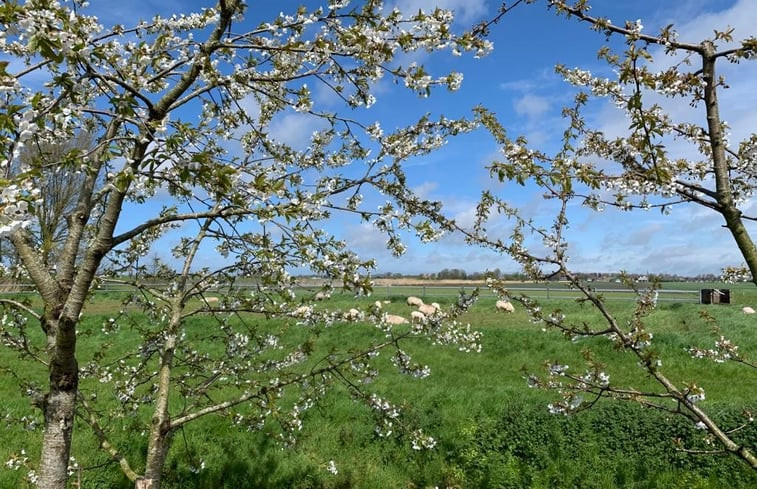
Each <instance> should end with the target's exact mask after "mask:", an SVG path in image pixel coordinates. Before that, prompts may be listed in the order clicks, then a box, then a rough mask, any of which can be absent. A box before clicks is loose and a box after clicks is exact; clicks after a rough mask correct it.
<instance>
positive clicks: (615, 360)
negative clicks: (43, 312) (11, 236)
mask: <svg viewBox="0 0 757 489" xmlns="http://www.w3.org/2000/svg"><path fill="white" fill-rule="evenodd" d="M683 285H688V284H674V286H675V287H676V288H680V287H681V286H683ZM691 286H692V288H694V289H697V288H700V287H702V288H706V287H707V285H704V284H691ZM721 286H722V285H721ZM716 287H717V286H715V287H713V288H716ZM753 288H754V286H751V287H749V286H746V287H741V286H732V287H731V289H732V295H731V298H732V302H733V304H731V305H699V304H696V303H693V302H672V301H661V303H660V306H659V308H658V311H656V312H655V313H654V314H653V315H652V316H650V317H649V318H648V325H649V328H650V329H651V330H652V331H654V333H655V341H656V344H657V348H658V349H659V350H660V352H661V354H662V358H663V362H664V364H663V368H664V369H665V372H666V373H667V374H668V375H669V376H670V377H671V378H672V379H674V380H675V381H676V382H677V383H679V384H681V383H683V382H694V381H695V382H697V384H699V385H701V386H703V387H704V388H705V390H706V392H707V399H706V400H705V401H704V402H703V406H704V407H705V408H707V409H708V411H709V412H710V413H712V415H713V416H714V417H715V418H716V419H717V420H719V421H721V422H723V423H724V424H728V425H731V424H734V423H736V422H737V421H738V419H739V416H740V414H741V410H742V409H744V408H747V409H750V410H752V412H755V411H756V410H757V376H756V375H754V372H753V371H749V370H748V369H746V368H743V367H740V366H739V365H735V364H728V363H726V364H713V363H711V362H708V361H705V360H694V359H691V358H690V357H689V356H688V354H687V353H686V352H685V350H684V349H685V347H686V346H688V345H691V344H697V345H700V346H707V347H709V346H711V345H712V343H713V337H712V336H711V334H710V326H709V325H707V324H706V323H704V322H703V321H702V320H701V318H700V316H699V313H700V311H701V310H703V309H706V310H707V311H708V312H709V313H711V314H712V315H713V316H714V317H715V318H716V319H717V321H718V324H719V326H720V327H721V329H722V332H723V334H725V335H726V336H728V337H730V338H732V339H733V340H734V341H735V342H737V343H738V344H739V345H741V349H742V350H743V352H744V353H745V354H749V352H753V351H754V349H755V345H756V344H757V335H755V319H754V318H753V317H751V316H745V315H744V314H743V313H742V312H741V305H742V304H751V305H755V302H757V292H753V291H752V289H753ZM426 292H427V295H426V299H425V300H426V302H431V301H433V300H436V301H438V302H440V303H441V304H442V306H444V305H445V304H450V303H451V302H452V301H453V300H454V296H452V295H451V294H450V295H447V294H446V293H445V294H444V295H438V296H431V295H429V294H428V292H429V290H427V291H426ZM422 293H423V290H422V289H419V288H417V287H416V288H402V289H400V288H396V289H394V288H393V289H392V290H391V291H390V292H386V293H382V291H377V293H376V297H372V298H370V299H364V300H361V301H357V300H356V299H354V298H352V297H351V296H347V295H340V294H335V295H334V297H333V298H332V300H331V301H329V302H328V303H327V304H326V305H327V306H328V307H340V308H348V307H354V306H355V305H356V304H357V305H362V306H367V304H369V303H370V302H372V301H373V300H375V299H376V298H379V299H387V300H391V301H392V303H391V304H388V305H387V306H386V308H387V309H388V310H390V311H391V312H395V313H398V314H404V315H407V314H408V311H409V307H408V306H406V305H405V304H404V303H403V299H404V297H405V296H406V295H407V294H417V295H421V294H422ZM661 296H662V295H661ZM493 304H494V298H493V297H486V296H485V297H482V298H481V299H480V300H479V302H478V303H477V304H476V305H475V306H474V307H473V309H472V310H471V311H469V312H468V313H467V314H466V316H465V317H464V318H463V319H464V321H466V322H469V323H471V324H472V326H474V327H475V328H477V329H478V330H480V331H481V332H482V333H483V351H482V352H481V353H461V352H458V351H456V350H454V349H452V348H444V347H439V346H430V345H428V344H426V343H424V342H421V341H418V342H417V343H415V344H413V346H412V351H411V353H412V354H413V356H414V359H415V360H417V361H419V362H421V363H424V364H428V365H429V366H430V367H431V370H432V374H431V376H430V377H428V378H426V379H415V378H409V377H406V376H402V375H400V374H397V373H396V372H395V371H394V370H393V368H392V367H391V366H390V365H388V362H386V365H385V368H384V367H382V372H381V375H380V376H379V378H378V380H377V381H376V383H375V384H374V385H372V386H371V389H373V390H374V391H376V392H378V393H380V394H381V395H384V396H386V397H387V398H389V399H391V400H392V401H393V402H395V403H396V404H406V405H407V406H408V408H407V409H406V412H405V417H406V419H407V420H408V422H410V423H411V424H412V425H413V426H417V427H420V428H422V429H423V430H424V432H426V433H429V434H431V435H432V436H434V438H435V439H436V440H437V442H438V444H437V446H436V448H435V449H433V450H431V451H416V450H413V449H412V447H411V446H410V443H409V442H408V439H407V437H406V436H403V435H401V434H400V436H397V437H391V438H388V439H379V438H378V437H377V436H376V435H375V433H374V429H373V428H374V424H373V423H374V422H373V418H372V416H371V413H370V412H369V411H368V409H366V408H364V407H363V406H361V405H359V404H357V403H355V402H354V401H352V400H351V399H350V397H349V395H348V394H347V393H346V392H345V391H344V389H340V388H338V389H336V390H335V391H333V392H331V393H330V394H329V395H327V397H326V398H325V399H324V400H323V401H322V402H321V403H320V404H319V405H317V406H316V407H314V408H312V409H311V410H309V411H307V413H306V415H305V416H304V418H303V421H304V426H303V429H302V431H301V432H300V433H299V438H298V442H297V444H296V446H294V447H289V448H287V449H283V448H282V447H281V446H280V445H278V444H276V443H274V442H272V440H271V437H270V436H266V432H267V431H268V429H267V428H264V429H263V430H262V431H261V432H254V431H252V432H251V431H248V430H246V429H245V428H244V427H241V426H235V425H232V424H231V423H230V422H229V419H228V418H227V417H224V416H209V417H206V418H203V419H201V420H200V421H198V422H196V423H194V424H189V425H188V426H187V427H186V428H185V429H183V430H181V431H180V432H179V433H177V436H176V438H175V440H174V445H173V448H172V450H171V452H170V454H169V462H168V465H167V473H166V476H165V482H164V488H170V489H174V488H176V489H178V488H193V487H198V488H220V487H225V488H425V487H437V486H438V487H460V488H479V487H481V488H489V487H491V488H526V487H530V488H563V487H564V488H615V487H620V488H671V487H672V488H684V487H685V488H723V489H725V488H751V487H757V475H755V474H754V471H752V470H751V469H748V468H746V467H745V466H744V465H743V463H742V462H740V461H737V460H735V459H733V458H732V457H725V456H720V455H709V456H703V455H692V454H688V453H684V452H681V451H677V450H676V449H675V445H674V444H673V441H674V439H680V440H681V441H683V442H684V444H685V445H687V446H700V445H699V444H700V442H701V438H702V432H699V431H697V430H696V429H695V428H694V427H693V426H691V423H690V422H688V421H687V420H685V419H683V418H680V417H674V416H671V415H669V414H666V413H662V412H657V411H651V410H644V409H641V408H639V407H638V406H636V405H634V404H625V403H617V402H600V403H598V405H596V406H595V407H593V408H592V409H591V410H588V411H585V412H582V413H579V414H577V415H574V416H570V417H565V416H555V415H550V414H549V413H548V412H547V408H546V405H547V404H548V403H549V402H550V400H551V399H553V398H554V394H553V393H550V392H544V391H537V390H533V389H529V388H528V387H527V386H526V383H525V380H524V372H525V371H530V372H538V371H539V370H540V368H541V366H542V364H543V362H544V361H546V360H559V361H560V362H561V363H567V364H569V365H571V366H575V367H579V366H580V364H581V356H580V352H581V350H582V349H583V348H586V347H591V348H592V349H593V350H594V351H595V352H596V354H597V356H598V357H599V358H600V359H602V360H603V361H604V362H605V363H607V365H608V368H607V370H608V372H609V373H610V376H611V380H612V381H613V382H614V383H615V382H618V383H619V384H620V385H629V386H634V387H643V386H645V385H648V382H649V379H647V378H646V377H645V376H644V375H640V374H639V370H638V368H637V366H636V364H635V361H634V360H633V359H631V358H627V357H626V356H625V355H623V354H619V353H618V352H616V351H614V350H613V349H612V347H610V346H609V345H607V344H605V343H604V342H603V341H601V340H598V339H591V340H581V341H578V342H571V341H567V340H565V339H563V338H562V337H561V336H560V335H559V334H557V333H555V332H542V331H541V329H540V327H539V326H537V325H533V324H530V322H529V320H528V318H527V317H526V315H525V313H524V312H523V311H522V310H521V309H520V308H519V309H518V310H516V312H515V313H514V314H511V315H504V314H502V313H497V312H496V311H495V309H494V307H493ZM609 305H610V307H611V308H612V309H613V311H614V312H616V313H617V314H618V316H619V317H620V318H621V319H622V318H628V317H629V316H630V314H631V308H632V304H631V303H630V302H629V301H623V300H616V301H609ZM118 307H119V303H118V300H117V298H115V297H114V294H103V295H100V296H97V297H95V299H94V300H93V302H92V304H91V305H90V306H89V307H88V310H87V313H86V316H85V318H84V321H83V322H82V324H81V328H80V333H81V334H80V340H79V351H80V352H81V355H82V358H88V357H89V356H91V355H92V354H93V353H94V352H95V351H96V350H97V349H98V348H99V346H100V345H101V344H102V342H104V341H113V339H114V338H113V337H107V338H106V337H104V336H103V335H102V333H101V331H100V328H101V325H102V323H103V321H106V320H107V318H108V317H109V316H110V315H112V314H113V311H115V310H117V309H118ZM319 307H325V306H324V305H321V306H319ZM544 307H545V308H559V309H561V310H562V311H563V312H564V313H565V314H566V315H567V316H568V317H569V318H577V320H581V321H586V322H588V323H596V322H598V321H599V318H598V316H597V314H596V313H595V312H594V311H593V310H592V309H590V308H588V307H586V306H581V305H579V304H577V303H575V301H570V300H564V299H563V300H559V299H550V300H548V301H545V302H544ZM257 319H258V320H260V321H263V319H261V318H257ZM261 324H264V325H265V326H266V327H267V326H270V327H271V328H275V329H280V328H282V327H284V326H285V325H284V323H281V322H278V321H267V322H265V323H261ZM30 326H31V325H30ZM207 327H208V325H207V324H206V321H205V320H203V318H202V317H198V318H196V319H193V320H192V322H191V323H190V324H189V325H188V330H189V331H191V330H192V329H193V328H197V329H198V330H199V329H202V328H207ZM291 331H292V332H294V334H295V335H300V334H302V333H301V332H299V333H298V332H297V329H296V328H292V329H291ZM376 334H378V333H377V330H376V329H375V328H371V327H359V326H357V325H355V324H349V323H344V324H335V325H334V326H332V327H330V328H324V329H322V331H321V332H320V334H319V335H318V337H317V343H316V346H315V348H316V350H315V351H316V355H317V354H318V352H327V351H330V350H331V349H332V348H340V347H344V346H345V345H360V344H367V343H368V342H369V341H371V340H372V339H375V337H376ZM299 339H301V337H299ZM117 340H118V342H117V344H116V345H115V348H117V349H118V350H121V351H128V350H129V349H130V348H133V347H134V346H135V345H134V343H133V342H134V341H135V335H133V334H131V333H130V332H129V330H128V329H124V330H123V332H122V334H121V335H119V336H118V337H117ZM206 347H207V349H208V351H211V350H212V349H213V348H214V347H213V345H206ZM316 355H314V356H316ZM32 365H33V364H31V363H28V362H27V361H25V360H21V359H19V358H18V356H17V354H15V353H13V352H11V351H10V350H9V349H8V348H6V347H2V348H0V367H2V368H3V369H6V370H5V371H4V372H3V375H2V377H1V378H0V396H2V399H3V402H2V404H1V405H0V410H1V411H0V416H3V417H4V422H5V430H4V434H3V443H2V446H0V462H3V463H4V462H5V461H7V460H9V459H11V457H12V456H13V455H14V454H15V455H20V451H21V449H24V450H25V451H26V454H27V455H26V456H28V457H29V459H30V463H31V464H33V463H34V461H35V460H36V457H37V455H38V450H39V440H40V438H41V431H40V428H39V423H40V422H41V419H40V418H41V416H40V414H39V413H38V412H35V411H34V410H33V408H31V407H30V404H29V401H28V399H27V398H26V397H25V396H24V393H23V391H22V389H21V388H19V386H18V382H17V381H16V380H15V378H14V377H13V376H12V375H11V374H10V373H9V372H10V371H14V372H18V373H22V374H23V375H24V376H25V377H26V378H30V379H34V380H36V381H38V382H40V383H42V384H43V383H44V379H45V375H46V374H45V371H44V369H42V368H39V367H34V366H32ZM82 387H83V389H87V390H91V391H94V390H97V391H98V392H99V393H100V396H105V395H107V385H105V384H99V383H97V382H96V381H94V380H90V381H87V382H85V383H83V386H82ZM174 401H175V402H181V400H180V399H176V398H174ZM22 416H27V419H28V420H29V421H27V422H24V423H19V422H15V421H13V420H18V419H20V418H21V417H22ZM145 416H149V411H148V410H146V409H145V410H140V411H139V412H138V413H135V414H134V417H132V418H129V417H126V418H123V419H119V420H112V425H111V426H109V428H110V429H111V435H112V437H113V438H114V440H115V441H116V442H117V443H118V444H119V445H118V446H119V447H125V448H124V453H125V454H126V455H127V457H129V458H130V459H131V460H133V461H139V460H141V459H142V458H143V454H142V452H143V451H144V450H145V447H146V443H147V440H146V437H145V436H144V433H143V432H142V428H141V426H142V424H143V423H144V422H145V421H146V419H145V418H144V417H145ZM140 417H141V418H140ZM35 423H36V425H37V426H34V424H35ZM736 436H737V437H738V439H739V440H741V442H742V443H746V444H748V445H750V446H751V447H752V449H757V428H755V427H754V426H753V425H750V426H749V427H748V428H746V429H744V430H742V431H741V432H739V433H738V435H736ZM96 445H97V444H96V442H95V440H94V437H93V436H92V434H91V432H90V431H89V428H88V427H87V426H86V425H84V424H82V423H79V424H78V425H77V431H76V432H75V437H74V450H73V451H74V454H73V455H74V457H75V458H76V460H77V462H78V464H79V465H80V467H82V470H81V472H80V476H81V489H93V488H120V487H123V488H126V487H131V485H130V484H129V483H128V481H127V480H126V479H125V478H124V477H123V476H122V475H121V474H120V472H119V469H118V467H117V466H116V465H115V464H114V463H113V462H110V461H109V459H108V457H107V456H106V455H105V454H104V453H103V452H102V451H100V450H99V449H98V448H97V447H96ZM329 461H334V464H335V466H336V468H337V469H338V473H337V474H332V473H330V472H329V471H327V470H326V469H327V464H328V463H329ZM198 468H199V469H200V470H196V469H198ZM25 475H26V469H25V468H20V469H18V470H14V469H13V468H12V467H8V466H6V465H3V466H2V468H0V488H6V487H7V488H15V487H26V486H25V482H24V476H25ZM77 475H78V474H74V477H73V478H72V482H76V476H77ZM71 487H75V485H72V486H71Z"/></svg>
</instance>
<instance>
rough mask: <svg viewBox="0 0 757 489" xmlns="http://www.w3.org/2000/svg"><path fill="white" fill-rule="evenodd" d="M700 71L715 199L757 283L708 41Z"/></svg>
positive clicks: (756, 257) (756, 258)
mask: <svg viewBox="0 0 757 489" xmlns="http://www.w3.org/2000/svg"><path fill="white" fill-rule="evenodd" d="M702 48H703V53H702V73H703V77H704V81H705V86H704V103H705V110H706V112H707V131H708V134H709V139H710V147H711V148H712V163H713V170H714V174H715V190H716V200H717V203H718V206H719V212H720V214H721V215H722V216H723V218H724V219H725V225H726V227H727V228H728V230H729V231H730V232H731V236H733V240H734V241H735V242H736V245H737V246H738V247H739V251H740V252H741V256H743V257H744V261H745V262H746V265H747V267H748V268H749V271H750V272H751V274H752V281H753V282H754V283H755V284H757V249H756V248H755V245H754V242H753V241H752V238H751V236H750V235H749V231H748V230H747V228H746V226H744V222H743V219H742V215H741V211H740V210H739V208H738V205H737V203H736V202H735V201H734V198H733V193H732V191H731V180H730V173H729V168H728V158H727V157H726V152H725V150H726V147H725V140H724V136H723V132H724V131H723V122H722V121H721V120H720V107H719V104H718V94H717V86H718V80H717V77H716V74H715V60H716V57H715V46H714V45H713V44H712V42H710V41H707V42H704V43H702Z"/></svg>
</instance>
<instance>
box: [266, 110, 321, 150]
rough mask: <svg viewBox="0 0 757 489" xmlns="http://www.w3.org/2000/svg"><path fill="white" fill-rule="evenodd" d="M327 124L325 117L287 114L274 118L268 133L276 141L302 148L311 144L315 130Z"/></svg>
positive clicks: (298, 148)
mask: <svg viewBox="0 0 757 489" xmlns="http://www.w3.org/2000/svg"><path fill="white" fill-rule="evenodd" d="M327 124H328V123H327V122H326V121H324V120H323V119H319V118H317V117H313V116H309V115H306V114H286V115H282V116H280V117H276V118H275V119H274V120H273V122H272V123H271V125H270V128H269V131H268V135H269V137H270V138H271V139H273V140H275V141H278V142H281V143H285V144H288V145H290V146H291V147H293V148H294V149H297V150H302V149H305V148H306V147H307V146H308V144H310V136H311V135H312V134H313V132H314V131H317V130H320V129H323V128H325V127H326V126H327Z"/></svg>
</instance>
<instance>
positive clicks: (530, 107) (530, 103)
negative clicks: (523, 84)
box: [513, 93, 550, 119]
mask: <svg viewBox="0 0 757 489" xmlns="http://www.w3.org/2000/svg"><path fill="white" fill-rule="evenodd" d="M513 107H514V108H515V113H516V114H518V115H522V116H526V117H528V118H529V119H537V118H539V117H541V116H542V115H544V114H545V113H546V112H547V111H548V110H549V109H550V103H549V100H547V98H546V97H540V96H538V95H533V94H530V93H528V94H526V95H524V96H522V97H520V98H518V99H516V100H515V101H514V102H513Z"/></svg>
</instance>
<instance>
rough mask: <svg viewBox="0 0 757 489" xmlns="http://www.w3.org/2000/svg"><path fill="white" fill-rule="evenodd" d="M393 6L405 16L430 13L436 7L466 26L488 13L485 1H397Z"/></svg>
mask: <svg viewBox="0 0 757 489" xmlns="http://www.w3.org/2000/svg"><path fill="white" fill-rule="evenodd" d="M394 5H396V7H397V8H399V9H400V11H402V12H403V13H404V14H406V15H412V14H415V13H417V12H418V10H419V9H420V10H423V11H424V12H432V11H433V10H434V8H436V7H439V8H443V9H446V10H451V11H452V12H453V13H454V14H455V20H456V21H458V22H463V23H466V24H470V23H473V22H476V21H477V20H480V19H481V17H482V16H483V15H485V14H486V13H487V12H488V9H487V6H486V1H485V0H436V1H434V2H429V1H428V0H397V1H396V2H394Z"/></svg>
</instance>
